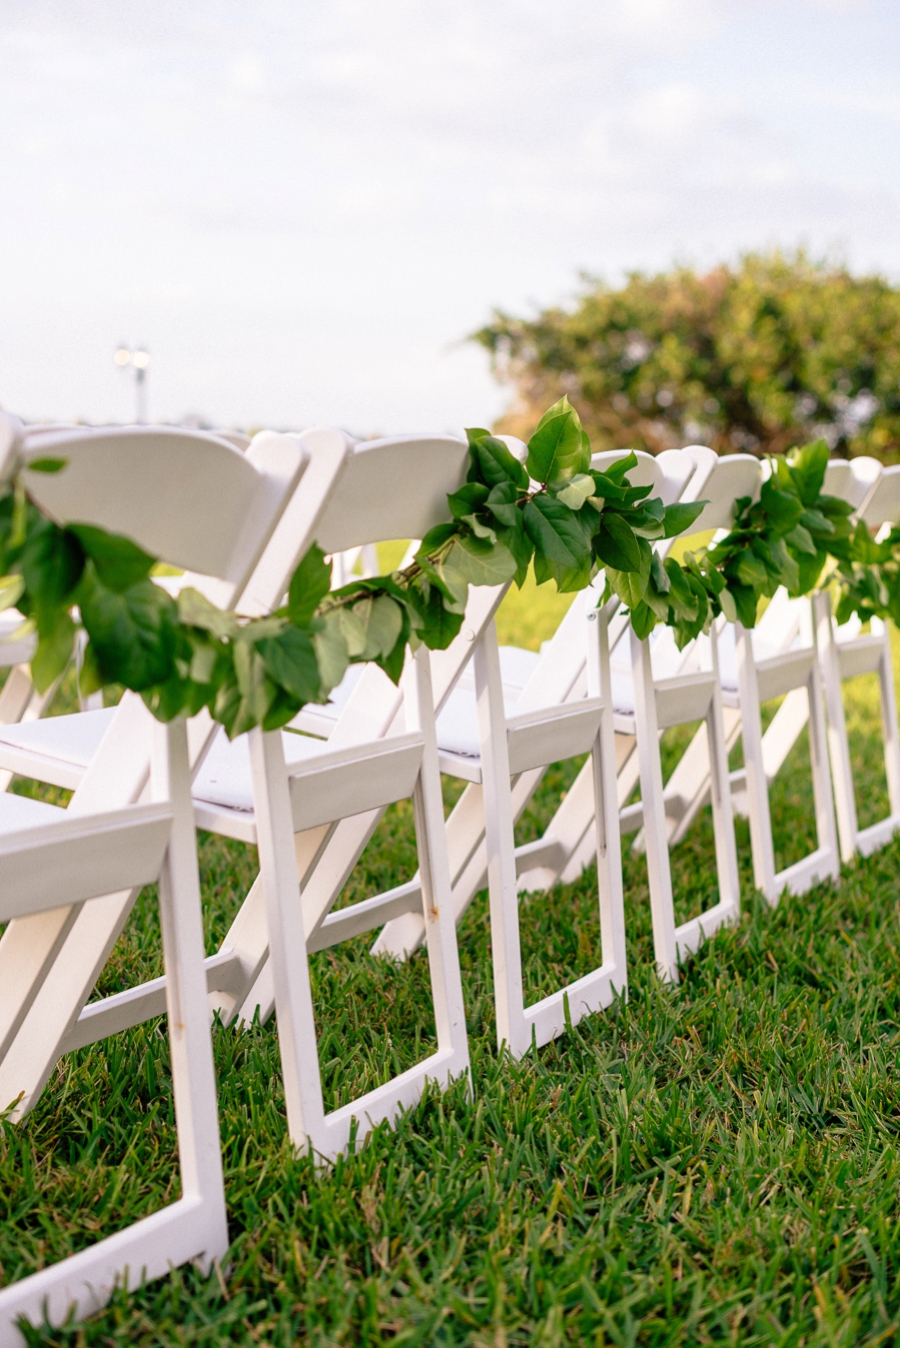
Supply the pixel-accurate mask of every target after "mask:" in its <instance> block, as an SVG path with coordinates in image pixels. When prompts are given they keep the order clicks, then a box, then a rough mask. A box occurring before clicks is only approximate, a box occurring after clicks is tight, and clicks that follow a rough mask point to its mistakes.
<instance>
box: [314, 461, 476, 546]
mask: <svg viewBox="0 0 900 1348" xmlns="http://www.w3.org/2000/svg"><path fill="white" fill-rule="evenodd" d="M468 464H469V449H468V445H467V444H466V443H465V441H464V440H458V439H456V437H455V436H451V435H434V436H417V435H410V436H399V437H397V438H396V439H389V440H388V439H385V440H369V441H362V442H359V443H357V444H356V445H354V447H353V451H352V453H350V454H348V456H347V460H346V462H345V465H344V470H343V472H342V473H341V475H340V477H339V479H338V481H337V483H336V485H335V489H334V491H333V493H332V495H331V498H330V500H329V502H328V505H327V506H326V507H325V510H324V512H323V515H322V518H321V519H320V521H319V524H318V527H317V530H316V542H317V543H318V545H319V547H320V548H321V549H322V550H323V552H345V551H346V550H347V549H348V548H353V547H359V546H360V545H363V544H366V543H381V542H385V541H387V540H388V539H398V538H422V536H423V535H424V534H426V533H427V532H428V530H429V529H431V528H432V527H433V526H434V525H435V524H440V523H442V522H443V521H445V520H447V519H449V510H448V506H447V496H448V494H449V493H450V492H453V491H457V490H458V488H459V487H460V486H462V484H463V482H464V481H465V476H466V470H467V468H468Z"/></svg>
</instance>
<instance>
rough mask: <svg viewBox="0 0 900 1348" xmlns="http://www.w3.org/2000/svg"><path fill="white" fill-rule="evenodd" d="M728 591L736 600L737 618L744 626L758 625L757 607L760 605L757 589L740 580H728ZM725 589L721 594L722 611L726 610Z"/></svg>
mask: <svg viewBox="0 0 900 1348" xmlns="http://www.w3.org/2000/svg"><path fill="white" fill-rule="evenodd" d="M728 593H729V595H730V596H731V599H732V600H733V601H734V607H735V612H736V615H737V620H738V621H739V622H741V623H743V625H744V627H755V626H756V609H757V605H758V602H759V601H758V596H757V591H756V590H754V589H753V588H752V587H751V586H749V585H741V584H740V583H739V582H738V581H729V582H728ZM724 596H725V591H724V590H723V591H722V593H721V594H720V595H719V603H720V604H722V612H723V613H724V612H725V605H724V603H723V599H724Z"/></svg>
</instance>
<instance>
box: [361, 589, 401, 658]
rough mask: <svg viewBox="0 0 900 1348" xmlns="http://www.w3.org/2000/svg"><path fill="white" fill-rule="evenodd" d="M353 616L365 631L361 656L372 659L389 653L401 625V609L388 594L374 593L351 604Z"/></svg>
mask: <svg viewBox="0 0 900 1348" xmlns="http://www.w3.org/2000/svg"><path fill="white" fill-rule="evenodd" d="M352 612H353V616H354V618H356V619H358V621H359V622H360V624H361V626H362V628H363V631H364V633H365V645H364V647H363V650H362V652H361V653H360V654H361V658H362V659H363V660H374V659H376V658H379V657H380V658H385V657H387V656H389V655H390V654H391V652H392V651H393V649H394V647H395V646H396V644H397V638H398V637H399V635H400V632H401V630H402V627H403V610H402V609H401V607H400V605H399V604H398V603H397V602H396V600H394V599H391V598H390V597H389V596H388V595H386V594H382V595H376V596H374V597H371V596H370V597H369V598H368V599H363V600H361V602H360V603H358V604H354V605H353V609H352Z"/></svg>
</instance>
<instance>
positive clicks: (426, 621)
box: [415, 589, 463, 651]
mask: <svg viewBox="0 0 900 1348" xmlns="http://www.w3.org/2000/svg"><path fill="white" fill-rule="evenodd" d="M416 619H417V622H416V629H415V630H416V632H417V633H418V636H419V638H420V640H421V641H422V642H423V644H424V645H426V646H427V647H428V649H429V650H430V651H444V650H446V649H447V647H448V646H449V645H450V643H451V641H453V640H454V638H455V637H456V636H458V634H459V629H460V628H461V627H462V621H463V615H462V614H461V613H451V612H450V611H449V610H448V609H447V608H446V607H445V605H444V603H443V599H442V596H441V592H440V590H436V589H432V590H431V592H430V594H429V595H428V598H427V600H426V601H425V603H424V605H423V606H422V608H421V609H419V610H418V611H417V613H416Z"/></svg>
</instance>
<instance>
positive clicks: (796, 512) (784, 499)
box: [759, 478, 803, 534]
mask: <svg viewBox="0 0 900 1348" xmlns="http://www.w3.org/2000/svg"><path fill="white" fill-rule="evenodd" d="M759 504H760V506H761V508H762V510H763V511H764V512H765V515H766V518H767V520H768V522H769V523H770V524H771V525H772V527H773V528H775V529H777V530H778V531H779V532H780V533H782V534H786V533H788V532H789V531H790V530H791V529H793V527H794V525H795V524H799V522H800V516H801V515H802V514H803V505H802V503H801V502H800V501H799V500H798V499H797V497H796V496H794V495H792V494H790V493H789V492H785V491H779V489H778V487H777V486H776V479H775V478H769V479H768V480H767V481H765V482H764V483H763V484H762V486H761V487H760V491H759Z"/></svg>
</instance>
